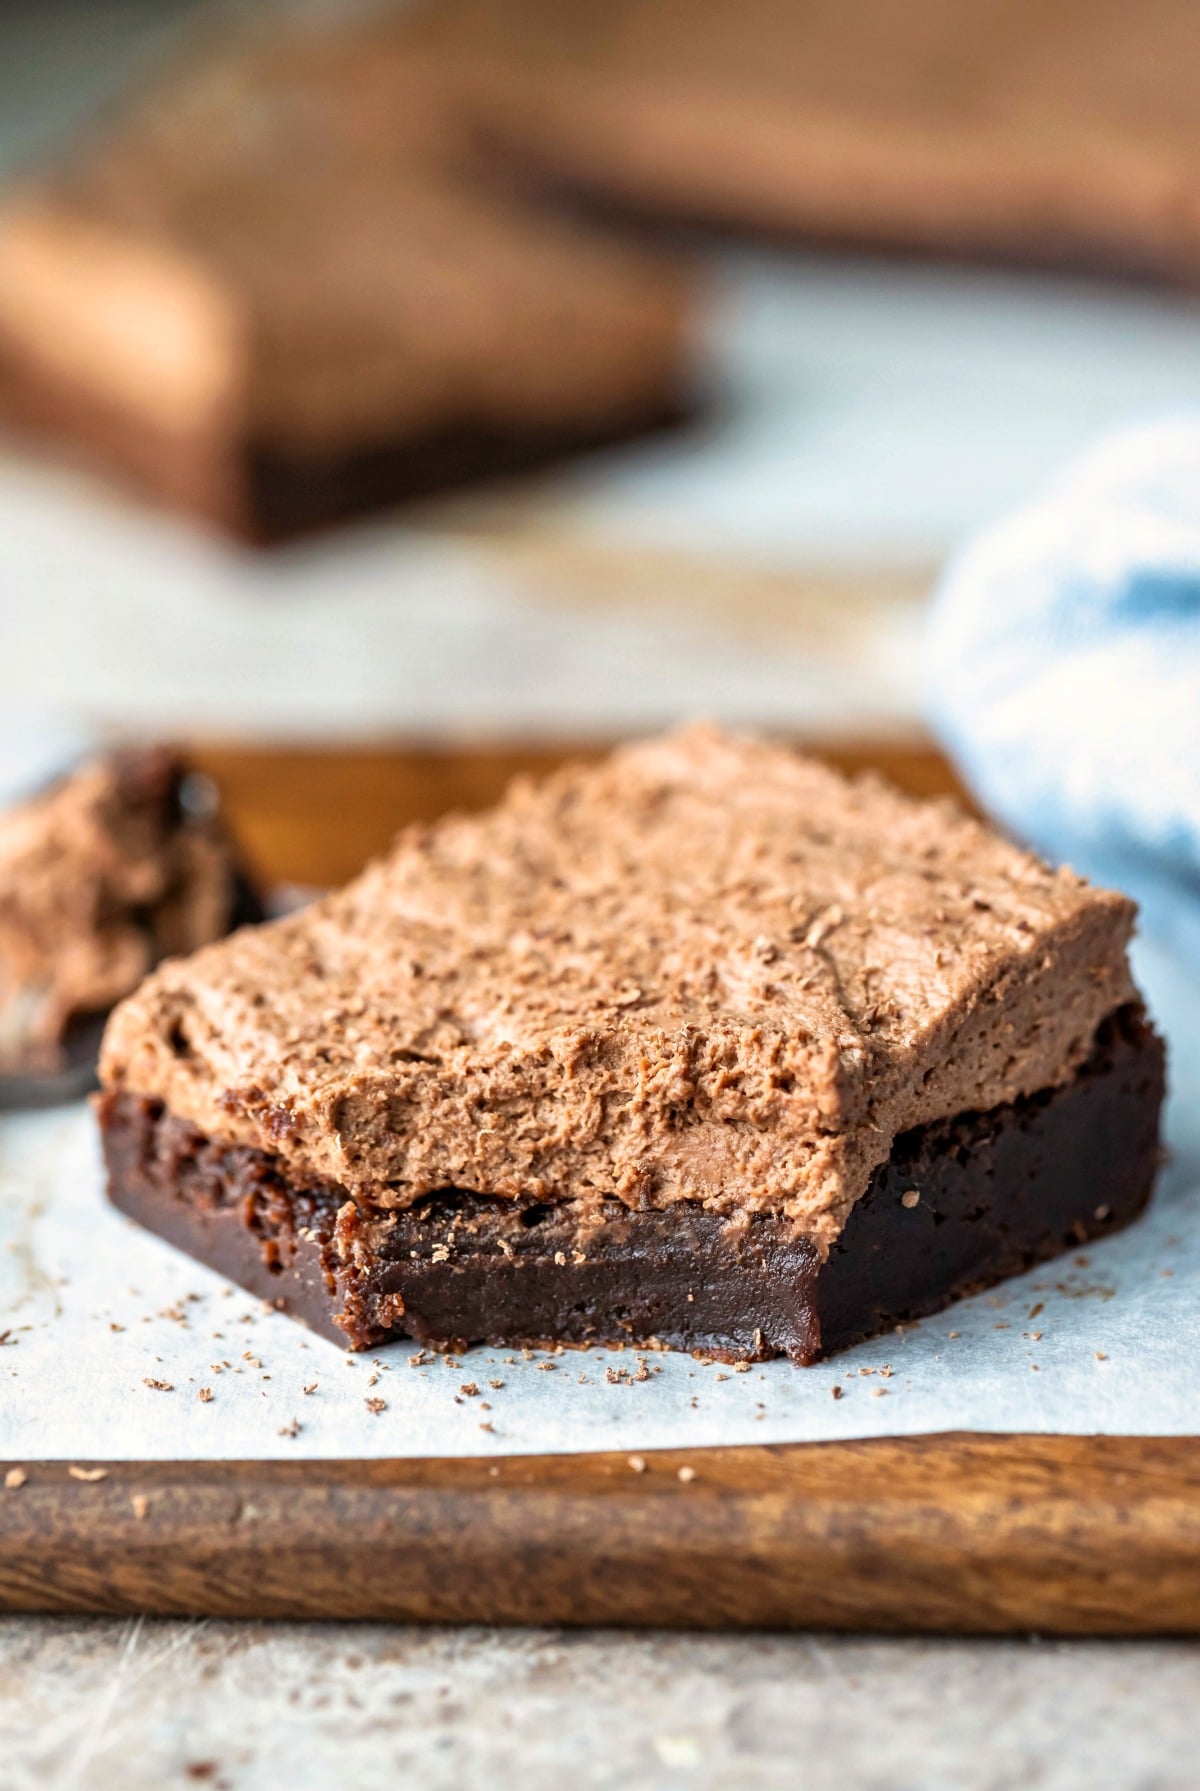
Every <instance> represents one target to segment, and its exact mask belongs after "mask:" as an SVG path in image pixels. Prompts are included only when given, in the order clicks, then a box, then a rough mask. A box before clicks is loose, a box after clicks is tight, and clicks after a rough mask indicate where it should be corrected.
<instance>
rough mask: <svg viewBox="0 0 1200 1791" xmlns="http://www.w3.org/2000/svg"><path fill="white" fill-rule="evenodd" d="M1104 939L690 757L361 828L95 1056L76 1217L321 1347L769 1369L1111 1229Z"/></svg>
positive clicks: (1013, 870)
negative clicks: (387, 830)
mask: <svg viewBox="0 0 1200 1791" xmlns="http://www.w3.org/2000/svg"><path fill="white" fill-rule="evenodd" d="M1132 922H1133V909H1132V906H1131V904H1130V903H1129V902H1128V901H1127V900H1125V898H1124V897H1122V896H1119V895H1115V894H1113V893H1111V892H1109V891H1105V890H1099V889H1095V888H1092V887H1091V886H1089V885H1088V884H1087V883H1085V882H1084V881H1082V880H1081V879H1080V878H1078V877H1076V876H1074V875H1073V874H1072V873H1071V872H1070V871H1067V870H1058V871H1054V870H1050V869H1048V868H1047V867H1046V866H1044V865H1043V864H1041V863H1040V862H1039V861H1038V860H1036V859H1035V858H1033V857H1031V856H1030V855H1029V854H1027V853H1025V852H1022V851H1020V850H1019V849H1018V848H1016V847H1015V846H1012V845H1010V844H1008V843H1006V842H1005V841H1003V840H1002V839H1000V838H999V837H998V836H997V835H996V834H994V833H993V832H991V831H989V830H988V829H987V828H986V827H984V826H982V825H980V824H979V823H977V822H975V821H973V820H971V819H969V818H967V817H966V816H965V815H963V814H961V813H960V812H958V811H957V810H956V809H954V808H953V807H952V806H951V805H949V804H946V803H927V802H917V801H913V800H911V799H909V798H907V797H905V796H902V795H900V794H899V793H898V792H896V791H894V790H892V789H890V788H888V787H886V786H885V785H883V784H882V783H880V782H878V781H876V780H874V779H871V778H865V779H859V780H855V781H847V780H846V779H844V778H842V777H840V776H838V775H837V774H836V773H834V772H833V771H831V770H828V769H827V768H825V767H824V766H822V765H820V764H818V763H815V762H813V761H811V760H808V759H804V758H800V757H797V756H796V755H794V754H793V753H791V752H789V751H787V750H784V749H782V748H779V747H775V746H771V745H767V744H764V743H762V742H759V741H755V740H750V739H741V738H733V737H729V736H726V735H723V734H720V733H717V732H715V731H713V730H710V729H690V730H688V731H686V732H684V733H681V734H678V735H675V736H672V737H668V738H665V739H661V740H655V741H651V742H649V743H646V744H642V745H635V746H632V747H628V748H625V749H623V750H621V751H619V752H617V753H615V754H613V755H612V757H611V758H609V759H608V760H607V761H605V762H604V763H603V764H601V765H599V766H597V767H590V768H578V767H574V768H569V769H567V770H565V771H563V772H561V773H559V774H558V775H557V776H555V777H553V778H551V779H549V780H548V781H547V782H545V783H543V784H540V785H531V784H528V783H518V784H516V785H514V786H513V788H512V790H511V791H510V793H509V794H508V796H507V797H506V798H505V800H504V801H503V802H502V803H501V804H500V805H499V806H498V807H497V808H495V809H493V810H492V811H491V812H489V813H487V814H485V815H480V816H450V817H448V818H447V819H445V820H443V821H441V822H439V823H437V824H436V825H433V826H419V827H412V828H409V829H408V830H406V831H405V832H404V833H402V834H401V835H400V836H399V838H398V840H397V841H396V843H395V845H394V847H393V848H392V850H391V852H390V853H389V854H388V855H387V856H386V857H385V858H384V859H382V860H381V861H379V862H378V863H376V864H374V865H372V866H371V867H370V868H369V869H368V870H367V871H366V872H364V874H363V875H362V876H361V877H359V878H358V879H357V880H356V881H355V882H354V883H352V884H350V885H349V886H348V887H347V888H346V889H344V890H342V891H340V892H339V893H337V894H335V895H332V896H330V897H328V898H326V899H325V900H323V901H321V902H319V903H318V904H317V905H316V906H315V907H313V908H311V909H309V910H307V911H306V912H304V913H302V914H299V915H296V916H292V917H290V918H288V919H286V920H283V921H279V922H275V923H273V924H271V925H268V926H264V927H258V928H252V929H248V930H246V931H243V932H241V933H239V934H237V935H235V936H234V937H233V938H231V939H229V940H226V941H224V942H222V943H221V944H218V945H216V946H213V947H210V948H208V949H206V950H204V951H201V952H198V953H197V954H196V955H195V956H193V957H191V958H185V959H180V960H177V961H175V962H172V963H168V964H166V965H164V966H162V967H161V968H160V969H159V970H158V971H156V972H155V973H154V975H152V976H151V977H150V978H149V979H148V981H147V982H146V983H144V984H143V985H142V988H141V989H140V990H139V991H138V993H137V994H136V995H134V996H133V997H132V998H131V999H130V1000H128V1001H127V1002H125V1003H124V1004H123V1005H122V1006H121V1007H120V1008H119V1009H118V1011H117V1012H116V1014H115V1015H114V1017H113V1019H112V1021H111V1022H110V1025H109V1029H108V1033H107V1036H106V1040H105V1047H104V1052H103V1059H102V1081H103V1084H104V1094H103V1097H102V1102H101V1123H102V1128H103V1132H104V1138H105V1149H106V1152H107V1157H108V1164H109V1173H110V1186H111V1193H112V1198H113V1199H114V1201H115V1202H116V1204H117V1205H118V1206H120V1207H121V1208H123V1209H124V1210H125V1211H126V1212H129V1213H131V1214H133V1215H134V1216H135V1217H137V1218H139V1219H140V1220H142V1222H143V1223H145V1224H147V1225H149V1226H150V1227H151V1228H152V1229H153V1230H155V1231H158V1232H160V1233H161V1234H162V1235H164V1236H166V1237H168V1238H170V1239H172V1241H174V1242H176V1243H178V1244H181V1245H182V1246H183V1247H184V1248H185V1249H189V1250H191V1251H192V1252H193V1253H194V1254H195V1255H197V1256H199V1257H201V1258H202V1259H203V1260H205V1261H208V1262H211V1263H213V1264H214V1265H216V1266H217V1267H219V1268H221V1269H222V1270H223V1271H224V1272H225V1273H227V1274H229V1275H230V1276H231V1277H233V1278H234V1279H236V1280H238V1281H240V1282H242V1283H243V1284H244V1285H246V1286H248V1287H250V1288H252V1289H253V1290H254V1291H256V1292H259V1293H262V1294H264V1295H266V1296H268V1297H271V1298H273V1299H276V1300H277V1301H278V1302H279V1303H281V1304H282V1305H284V1306H285V1307H286V1308H288V1309H289V1310H292V1311H294V1312H295V1313H296V1314H297V1316H300V1317H303V1318H305V1319H307V1320H308V1321H309V1322H310V1323H312V1324H314V1325H315V1326H316V1327H317V1328H319V1329H322V1330H324V1331H325V1332H326V1333H327V1334H330V1335H333V1336H335V1337H340V1338H342V1339H343V1340H344V1341H346V1342H349V1343H350V1344H352V1345H354V1346H357V1347H368V1346H373V1345H375V1344H378V1343H379V1342H381V1341H383V1340H384V1339H386V1338H388V1337H391V1336H405V1335H408V1336H413V1337H416V1338H419V1339H420V1340H421V1341H422V1342H423V1343H427V1344H433V1345H446V1346H450V1345H454V1346H459V1345H461V1344H464V1343H469V1342H475V1341H485V1340H486V1341H488V1342H492V1343H518V1342H553V1341H563V1342H595V1343H602V1342H612V1341H637V1342H640V1343H646V1344H650V1343H654V1342H658V1343H663V1344H670V1345H675V1346H679V1347H684V1348H689V1349H695V1350H703V1351H706V1352H709V1353H712V1354H717V1355H723V1356H728V1357H732V1358H739V1357H742V1358H744V1357H751V1358H756V1357H763V1356H769V1355H772V1354H776V1353H779V1352H786V1353H787V1354H789V1355H790V1356H792V1357H793V1359H795V1360H797V1361H801V1362H804V1361H809V1360H811V1359H813V1357H814V1356H816V1355H817V1354H818V1353H820V1351H821V1350H822V1349H826V1350H827V1349H829V1348H832V1347H836V1346H837V1345H839V1344H842V1343H844V1342H847V1341H849V1340H850V1339H852V1338H854V1337H858V1336H862V1335H867V1334H870V1333H871V1332H872V1331H875V1330H877V1329H879V1328H881V1327H882V1326H884V1325H887V1324H892V1323H895V1322H898V1321H900V1320H903V1319H908V1318H912V1317H914V1316H916V1315H917V1314H919V1313H921V1312H924V1311H928V1310H931V1309H933V1308H934V1307H936V1306H938V1305H941V1304H944V1303H945V1302H946V1301H947V1300H949V1299H951V1298H953V1297H954V1296H955V1295H956V1294H958V1293H960V1292H962V1291H963V1290H964V1289H966V1288H969V1287H975V1286H978V1285H981V1284H983V1283H986V1282H988V1281H991V1280H995V1279H997V1278H998V1277H1000V1276H1003V1275H1006V1274H1009V1273H1012V1272H1013V1271H1015V1270H1017V1269H1020V1268H1022V1267H1024V1266H1025V1265H1027V1264H1028V1263H1030V1262H1032V1261H1034V1260H1037V1259H1039V1258H1041V1257H1045V1256H1048V1255H1051V1254H1053V1253H1054V1252H1056V1251H1058V1250H1060V1249H1062V1248H1064V1247H1067V1246H1068V1245H1071V1244H1074V1243H1075V1242H1076V1241H1078V1240H1081V1239H1083V1238H1085V1237H1090V1236H1092V1235H1094V1234H1095V1233H1097V1232H1100V1231H1104V1230H1107V1229H1109V1228H1111V1227H1113V1226H1115V1225H1119V1224H1122V1223H1125V1222H1127V1221H1128V1220H1129V1219H1131V1218H1132V1217H1133V1216H1134V1215H1135V1214H1136V1213H1137V1212H1138V1211H1139V1210H1140V1208H1141V1207H1142V1206H1143V1204H1144V1203H1145V1201H1146V1199H1147V1198H1148V1196H1149V1193H1150V1188H1151V1183H1152V1179H1153V1173H1154V1168H1155V1163H1156V1158H1157V1137H1158V1132H1157V1125H1158V1110H1159V1106H1160V1103H1161V1097H1162V1053H1161V1047H1160V1045H1159V1042H1158V1040H1157V1039H1156V1037H1155V1035H1154V1034H1153V1032H1152V1031H1151V1030H1150V1028H1149V1026H1148V1025H1147V1023H1146V1021H1145V1019H1144V1017H1143V1015H1142V1011H1141V1007H1140V1004H1139V1001H1138V996H1137V992H1136V990H1135V988H1134V986H1133V983H1132V981H1131V978H1130V972H1129V967H1128V962H1127V956H1126V948H1127V943H1128V939H1129V935H1130V931H1131V927H1132Z"/></svg>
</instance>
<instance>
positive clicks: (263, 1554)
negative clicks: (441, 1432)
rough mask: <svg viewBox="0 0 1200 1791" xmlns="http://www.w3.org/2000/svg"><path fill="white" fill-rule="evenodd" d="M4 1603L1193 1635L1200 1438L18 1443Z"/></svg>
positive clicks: (1199, 1578)
mask: <svg viewBox="0 0 1200 1791" xmlns="http://www.w3.org/2000/svg"><path fill="white" fill-rule="evenodd" d="M639 1462H641V1463H642V1465H641V1466H640V1467H639V1465H638V1464H639ZM14 1470H15V1471H14ZM98 1470H99V1471H98ZM6 1477H7V1480H8V1482H9V1484H8V1485H7V1487H5V1485H4V1482H5V1479H6ZM15 1482H18V1483H19V1484H14V1483H15ZM0 1609H3V1610H6V1611H30V1612H31V1611H38V1612H76V1613H78V1612H107V1613H133V1612H138V1613H150V1614H156V1615H193V1616H220V1617H246V1618H338V1619H355V1618H358V1619H362V1618H367V1619H386V1620H390V1621H401V1622H439V1623H442V1622H471V1623H505V1624H514V1623H515V1624H548V1623H549V1624H614V1625H629V1626H638V1627H682V1628H695V1629H738V1628H831V1629H858V1630H862V1629H870V1630H879V1631H908V1632H914V1631H925V1632H936V1633H952V1632H957V1633H978V1634H1004V1633H1020V1632H1029V1631H1035V1632H1041V1633H1046V1634H1061V1635H1070V1634H1076V1635H1142V1634H1195V1633H1200V1439H1193V1438H1140V1437H1139V1438H1135V1437H1063V1436H990V1435H964V1434H948V1435H943V1436H926V1437H913V1438H906V1439H891V1438H889V1439H878V1440H874V1439H873V1440H869V1441H863V1442H850V1443H847V1442H838V1443H811V1444H795V1445H758V1446H749V1447H745V1448H717V1449H695V1450H671V1451H658V1452H648V1453H647V1454H646V1455H645V1456H643V1457H631V1456H629V1455H626V1454H596V1455H574V1456H525V1457H521V1456H518V1457H505V1458H501V1459H497V1460H493V1461H488V1460H486V1459H478V1458H471V1459H466V1460H410V1461H301V1462H280V1461H270V1462H158V1463H130V1462H111V1463H106V1464H87V1465H86V1466H82V1467H81V1466H79V1465H78V1464H68V1463H66V1462H53V1463H24V1464H8V1465H7V1466H6V1465H5V1464H0Z"/></svg>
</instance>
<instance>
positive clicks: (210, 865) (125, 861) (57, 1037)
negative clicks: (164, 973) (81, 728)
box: [0, 748, 262, 1078]
mask: <svg viewBox="0 0 1200 1791" xmlns="http://www.w3.org/2000/svg"><path fill="white" fill-rule="evenodd" d="M261 918H262V908H261V905H260V903H259V900H258V897H257V895H256V894H255V892H254V890H253V888H252V886H251V884H250V882H249V880H248V878H247V876H246V873H245V870H244V869H243V867H242V864H241V862H240V859H239V857H238V854H237V852H236V850H235V848H234V846H233V844H232V842H231V841H230V839H229V837H228V835H227V833H226V831H225V829H224V826H223V824H222V822H221V818H220V814H219V810H218V805H217V800H216V794H215V792H214V791H213V790H212V788H211V786H210V785H209V784H208V781H207V779H204V778H199V777H196V776H193V775H190V774H189V773H188V772H187V770H186V768H185V767H184V765H183V764H182V763H181V762H180V760H179V759H178V758H176V757H175V755H174V754H172V753H170V752H167V751H165V750H163V749H162V748H143V749H139V750H135V751H127V752H123V753H118V754H114V755H112V756H110V757H107V758H101V759H95V760H93V761H91V762H90V763H88V764H85V765H83V766H82V767H81V768H80V769H79V770H78V771H76V772H74V773H73V774H72V775H71V776H69V777H67V778H65V779H64V780H63V781H62V782H61V783H59V784H56V785H55V786H54V787H53V788H52V789H50V790H48V791H47V792H46V793H45V794H43V795H41V796H38V797H35V798H33V799H32V800H30V801H28V802H26V803H23V804H22V805H20V806H19V807H16V808H13V809H10V810H9V811H8V812H7V813H5V814H2V815H0V1078H4V1077H13V1076H20V1077H30V1076H56V1075H58V1074H60V1073H62V1072H63V1071H65V1070H67V1069H69V1068H76V1067H80V1061H79V1060H80V1054H81V1053H83V1054H85V1055H86V1054H87V1053H89V1052H90V1054H91V1056H93V1057H94V1051H95V1046H96V1044H97V1043H98V1038H99V1025H98V1022H99V1021H100V1020H102V1019H103V1017H104V1015H105V1014H106V1013H107V1012H108V1010H109V1008H111V1007H112V1006H113V1004H114V1003H115V1002H117V1001H119V1000H121V998H122V997H123V996H125V995H128V994H129V993H130V992H131V991H132V990H133V989H135V988H136V987H137V985H138V983H139V982H140V981H141V979H142V978H143V977H144V976H145V975H146V973H147V972H148V971H149V970H151V969H153V967H154V966H155V965H156V964H157V963H158V962H159V960H160V959H161V958H164V957H167V956H170V955H172V954H175V953H181V952H190V951H194V950H196V948H197V947H199V946H201V945H206V944H208V943H210V942H211V941H212V940H214V939H219V938H220V937H221V936H222V935H223V934H225V933H227V932H228V931H229V930H230V929H231V927H234V926H237V925H240V924H241V923H242V922H244V921H249V920H259V919H261ZM89 1060H90V1059H89ZM84 1067H86V1066H84Z"/></svg>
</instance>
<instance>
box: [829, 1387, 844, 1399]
mask: <svg viewBox="0 0 1200 1791" xmlns="http://www.w3.org/2000/svg"><path fill="white" fill-rule="evenodd" d="M829 1391H830V1392H831V1393H832V1394H833V1397H834V1398H835V1399H840V1398H841V1397H842V1389H841V1388H840V1387H830V1389H829Z"/></svg>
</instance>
